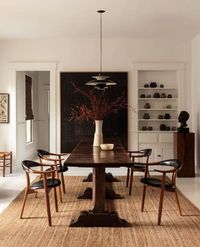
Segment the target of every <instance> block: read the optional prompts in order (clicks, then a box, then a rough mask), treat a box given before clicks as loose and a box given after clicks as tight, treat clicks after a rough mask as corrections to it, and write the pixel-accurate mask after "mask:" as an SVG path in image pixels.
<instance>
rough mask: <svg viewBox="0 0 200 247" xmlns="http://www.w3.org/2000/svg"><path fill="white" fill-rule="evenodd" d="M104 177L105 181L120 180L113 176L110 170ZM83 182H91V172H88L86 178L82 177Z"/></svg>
mask: <svg viewBox="0 0 200 247" xmlns="http://www.w3.org/2000/svg"><path fill="white" fill-rule="evenodd" d="M105 179H106V182H107V183H113V182H120V180H119V179H117V178H115V177H114V176H113V175H112V173H110V172H108V173H106V175H105ZM83 182H92V173H90V174H88V176H87V178H85V179H83Z"/></svg>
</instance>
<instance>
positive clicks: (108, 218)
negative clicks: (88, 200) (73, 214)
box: [65, 140, 132, 227]
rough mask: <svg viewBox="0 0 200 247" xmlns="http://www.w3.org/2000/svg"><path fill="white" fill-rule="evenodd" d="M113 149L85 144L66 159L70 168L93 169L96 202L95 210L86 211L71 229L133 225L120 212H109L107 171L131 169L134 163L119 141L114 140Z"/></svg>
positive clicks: (93, 195) (81, 143)
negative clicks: (107, 209) (121, 216)
mask: <svg viewBox="0 0 200 247" xmlns="http://www.w3.org/2000/svg"><path fill="white" fill-rule="evenodd" d="M113 143H114V148H113V150H109V151H108V150H101V148H100V147H93V145H92V141H90V140H84V141H81V142H80V143H79V144H78V145H77V146H76V147H75V148H74V150H73V151H72V152H71V154H70V156H69V157H68V158H67V159H66V161H65V164H66V165H67V166H69V167H82V168H83V167H91V168H93V173H92V174H93V179H92V202H93V209H92V210H89V211H82V212H81V213H80V215H79V217H78V219H76V220H72V222H71V224H70V226H71V227H87V226H108V227H112V226H114V227H124V226H129V225H130V224H129V223H128V222H127V221H126V220H125V219H121V218H120V217H119V216H118V213H117V212H116V211H112V212H109V211H106V210H105V201H106V198H105V187H106V182H105V168H108V167H109V168H118V167H122V166H125V167H128V166H130V165H131V163H132V162H131V160H130V159H129V157H128V156H127V154H126V151H125V149H124V148H123V146H122V145H121V143H120V142H119V141H118V140H114V141H113Z"/></svg>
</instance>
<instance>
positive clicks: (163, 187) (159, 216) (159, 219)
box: [158, 174, 165, 225]
mask: <svg viewBox="0 0 200 247" xmlns="http://www.w3.org/2000/svg"><path fill="white" fill-rule="evenodd" d="M164 192H165V174H164V175H163V178H162V185H161V191H160V202H159V211H158V225H160V223H161V215H162V207H163V198H164Z"/></svg>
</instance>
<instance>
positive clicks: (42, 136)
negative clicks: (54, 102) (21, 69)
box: [37, 71, 50, 150]
mask: <svg viewBox="0 0 200 247" xmlns="http://www.w3.org/2000/svg"><path fill="white" fill-rule="evenodd" d="M49 83H50V73H49V72H48V71H40V72H38V147H37V148H38V149H44V150H49V134H50V133H49V90H50V84H49Z"/></svg>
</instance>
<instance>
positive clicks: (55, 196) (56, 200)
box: [53, 187, 58, 212]
mask: <svg viewBox="0 0 200 247" xmlns="http://www.w3.org/2000/svg"><path fill="white" fill-rule="evenodd" d="M53 191H54V201H55V209H56V212H58V199H57V193H56V187H54V188H53Z"/></svg>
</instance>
